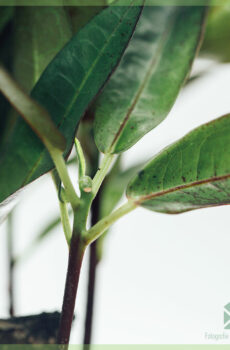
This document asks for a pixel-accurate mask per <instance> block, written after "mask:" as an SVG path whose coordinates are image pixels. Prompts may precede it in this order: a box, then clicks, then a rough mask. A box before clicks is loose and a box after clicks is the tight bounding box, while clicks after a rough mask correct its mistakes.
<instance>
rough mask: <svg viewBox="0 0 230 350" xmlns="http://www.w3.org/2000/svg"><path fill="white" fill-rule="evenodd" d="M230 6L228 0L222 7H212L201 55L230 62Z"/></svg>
mask: <svg viewBox="0 0 230 350" xmlns="http://www.w3.org/2000/svg"><path fill="white" fill-rule="evenodd" d="M229 43H230V4H229V1H228V0H226V1H225V3H224V2H222V5H221V6H212V7H211V8H210V11H209V15H208V20H207V27H206V31H205V37H204V42H203V45H202V49H201V53H202V54H204V55H206V56H210V57H211V58H214V59H217V60H220V61H223V62H230V45H229Z"/></svg>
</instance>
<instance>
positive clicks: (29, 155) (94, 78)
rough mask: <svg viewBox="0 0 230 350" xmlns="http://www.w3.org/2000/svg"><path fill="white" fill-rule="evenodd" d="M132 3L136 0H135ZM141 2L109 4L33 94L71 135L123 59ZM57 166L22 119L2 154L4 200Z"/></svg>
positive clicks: (69, 139)
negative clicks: (54, 165) (137, 5)
mask: <svg viewBox="0 0 230 350" xmlns="http://www.w3.org/2000/svg"><path fill="white" fill-rule="evenodd" d="M130 3H132V2H130ZM140 13H141V7H136V6H135V7H133V6H127V7H124V6H120V7H119V6H117V7H113V8H107V9H105V10H104V11H102V12H101V13H100V14H99V15H98V16H96V17H95V18H94V19H93V20H92V21H91V22H89V23H88V24H87V25H86V26H85V27H84V28H83V29H82V30H81V31H80V32H79V33H77V34H76V36H74V37H73V39H72V40H71V41H70V42H69V43H68V44H67V45H66V46H65V47H64V49H63V50H62V51H60V53H59V54H58V55H57V56H56V57H55V59H54V60H53V61H52V62H51V63H50V64H49V66H48V67H47V69H46V70H45V72H44V73H43V75H42V76H41V78H40V79H39V81H38V83H37V84H36V85H35V87H34V89H33V91H32V93H31V96H32V97H33V98H34V99H35V100H36V101H38V102H39V103H40V104H41V105H42V106H43V107H45V108H46V109H47V111H48V112H49V114H50V115H51V117H52V119H53V121H54V122H55V124H56V125H57V126H58V127H59V129H60V131H61V132H62V133H63V135H64V136H65V137H66V139H67V147H66V152H65V155H66V154H68V153H69V151H70V149H71V147H72V142H73V138H74V136H75V131H76V127H77V125H78V123H79V121H80V119H81V117H82V116H83V115H84V112H85V110H86V109H87V107H88V105H89V103H90V102H91V101H92V99H93V98H94V97H95V95H96V94H97V93H98V92H99V90H100V89H101V88H102V86H103V84H104V83H105V82H106V80H107V79H108V77H109V75H110V74H111V72H112V70H113V69H114V68H115V66H116V65H117V63H118V61H119V59H120V57H121V55H122V53H123V51H124V49H125V47H126V45H127V44H128V41H129V39H130V37H131V35H132V32H133V30H134V28H135V25H136V22H137V20H138V18H139V15H140ZM52 168H53V163H52V161H51V159H50V157H49V155H48V153H47V152H46V150H45V149H44V146H43V145H42V143H41V142H40V140H39V139H38V138H37V136H36V135H34V133H33V132H32V131H31V129H30V128H29V127H28V125H26V124H25V122H24V121H23V120H22V119H19V120H18V122H17V124H16V126H15V129H14V132H13V133H12V135H11V137H10V139H9V141H8V143H7V145H6V147H5V149H4V150H1V157H0V203H1V202H2V201H3V200H5V199H6V198H8V197H9V196H10V195H11V194H13V193H14V192H16V191H17V190H19V189H20V188H22V187H23V186H25V185H26V184H28V183H30V182H31V181H33V180H35V179H36V178H38V177H39V176H41V175H42V174H44V173H46V172H48V171H49V170H51V169H52Z"/></svg>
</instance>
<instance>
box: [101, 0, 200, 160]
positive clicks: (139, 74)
mask: <svg viewBox="0 0 230 350" xmlns="http://www.w3.org/2000/svg"><path fill="white" fill-rule="evenodd" d="M205 12H206V10H205V8H204V7H202V6H199V7H195V6H192V7H188V6H187V7H175V6H173V7H169V6H163V7H157V6H153V7H146V8H145V9H144V11H143V14H142V17H141V19H140V21H139V23H138V26H137V29H136V31H135V34H134V37H133V39H132V41H131V43H130V45H129V47H128V49H127V50H126V53H125V55H124V56H123V58H122V61H121V64H120V66H119V68H118V69H117V70H116V72H115V74H114V75H113V77H112V78H111V80H110V81H109V83H108V84H107V86H106V88H105V90H104V92H103V93H102V94H101V95H100V97H99V99H98V100H97V102H96V105H95V113H96V119H95V140H96V144H97V146H98V148H99V149H100V150H101V151H102V152H104V153H119V152H122V151H124V150H126V149H128V148H129V147H131V146H132V145H133V144H135V143H136V142H137V141H138V140H139V139H140V138H141V137H142V136H143V135H145V134H146V133H147V132H149V131H150V130H151V129H153V128H154V127H156V126H157V125H158V124H159V123H160V122H162V121H163V119H164V118H165V117H166V116H167V114H168V113H169V111H170V109H171V107H172V105H173V103H174V102H175V99H176V97H177V95H178V92H179V90H180V88H181V86H182V85H183V83H184V81H185V78H186V77H187V76H188V73H189V71H190V68H191V65H192V62H193V59H194V57H195V54H196V52H197V49H198V47H199V43H200V38H201V33H202V30H203V24H204V17H205Z"/></svg>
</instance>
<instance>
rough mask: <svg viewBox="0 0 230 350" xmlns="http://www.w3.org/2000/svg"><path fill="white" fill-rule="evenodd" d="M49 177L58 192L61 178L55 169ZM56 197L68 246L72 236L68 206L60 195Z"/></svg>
mask: <svg viewBox="0 0 230 350" xmlns="http://www.w3.org/2000/svg"><path fill="white" fill-rule="evenodd" d="M51 177H52V179H53V182H54V185H55V188H56V191H57V193H58V194H59V189H60V185H61V180H60V178H59V175H58V173H57V171H56V169H55V170H53V171H52V172H51ZM58 199H59V200H58V202H59V209H60V217H61V223H62V228H63V231H64V234H65V238H66V241H67V244H68V246H69V245H70V241H71V237H72V229H71V225H70V220H69V213H68V208H67V204H66V203H65V202H63V201H62V199H61V198H60V197H59V198H58Z"/></svg>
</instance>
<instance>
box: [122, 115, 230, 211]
mask: <svg viewBox="0 0 230 350" xmlns="http://www.w3.org/2000/svg"><path fill="white" fill-rule="evenodd" d="M127 196H128V198H129V199H130V200H132V201H135V202H136V203H137V204H139V205H141V206H143V207H145V208H147V209H150V210H153V211H157V212H162V213H168V214H176V213H182V212H186V211H189V210H193V209H199V208H205V207H211V206H219V205H224V204H229V203H230V115H226V116H223V117H221V118H219V119H216V120H214V121H212V122H210V123H208V124H205V125H202V126H201V127H199V128H197V129H195V130H194V131H192V132H190V133H189V134H188V135H187V136H185V137H184V138H182V139H181V140H179V141H178V142H176V143H175V144H173V145H171V146H170V147H168V148H167V149H166V150H164V151H162V152H161V153H160V154H159V155H158V156H156V157H155V158H154V159H153V160H151V161H150V162H149V163H148V164H147V165H146V166H145V167H144V168H143V170H141V171H140V172H139V173H138V175H137V176H136V177H135V178H134V179H133V180H132V182H131V183H130V184H129V186H128V190H127Z"/></svg>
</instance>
